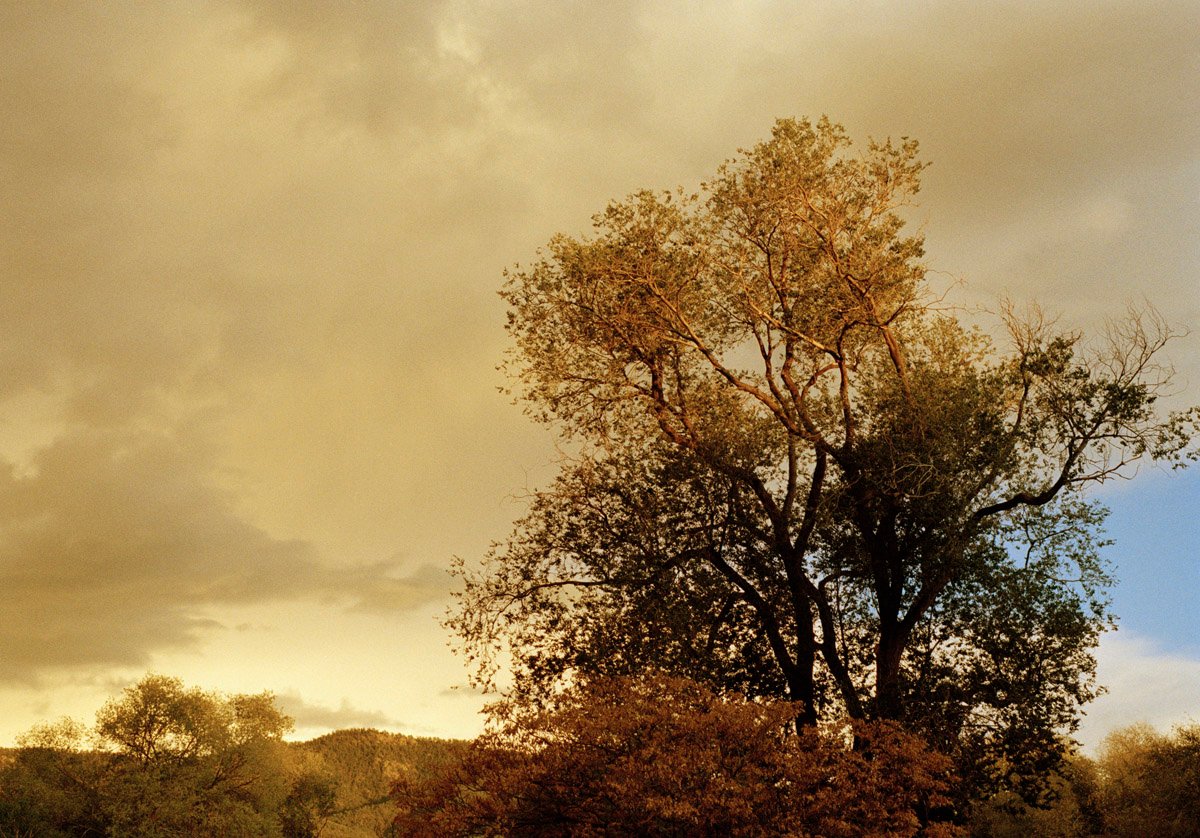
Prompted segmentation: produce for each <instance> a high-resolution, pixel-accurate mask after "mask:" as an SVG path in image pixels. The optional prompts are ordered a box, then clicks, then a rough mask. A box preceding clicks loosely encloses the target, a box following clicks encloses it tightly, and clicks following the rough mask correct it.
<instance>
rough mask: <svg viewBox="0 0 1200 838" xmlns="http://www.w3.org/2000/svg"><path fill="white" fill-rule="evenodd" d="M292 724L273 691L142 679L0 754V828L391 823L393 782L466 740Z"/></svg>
mask: <svg viewBox="0 0 1200 838" xmlns="http://www.w3.org/2000/svg"><path fill="white" fill-rule="evenodd" d="M290 729H291V720H290V719H289V718H287V717H286V716H285V715H284V714H283V713H282V712H281V711H280V710H279V709H278V708H277V707H276V706H275V703H274V700H273V698H272V696H271V695H270V694H267V693H263V694H260V695H253V696H249V695H233V696H227V695H222V694H219V693H213V692H207V691H204V690H200V689H195V688H187V687H185V686H184V685H183V684H182V683H181V682H180V681H179V680H177V679H174V678H166V677H162V676H157V675H152V676H148V677H146V678H144V679H143V680H142V681H140V682H139V683H138V684H136V685H134V686H132V687H130V688H128V689H126V690H125V691H124V693H123V694H122V695H121V696H119V697H117V698H115V699H113V700H112V701H110V702H109V703H108V704H106V705H105V706H104V707H103V708H102V709H101V710H100V712H99V713H98V714H97V718H96V724H95V726H94V727H87V726H85V725H82V724H80V723H78V722H76V721H73V720H69V719H64V720H62V721H59V722H55V723H52V724H46V725H41V726H39V727H36V728H34V729H33V730H31V731H29V732H28V733H27V734H25V735H24V737H22V739H21V740H20V742H19V747H18V748H15V749H10V750H6V751H3V752H0V836H3V838H17V836H20V838H27V836H28V837H29V838H34V837H35V836H36V838H54V836H110V835H111V836H139V837H141V836H145V837H146V838H150V836H216V835H225V836H288V837H289V838H293V837H294V838H301V837H302V836H318V835H319V836H322V838H350V837H351V836H376V835H387V834H394V833H392V832H391V830H392V826H391V823H392V821H393V819H394V818H395V811H396V810H395V805H394V803H393V802H392V799H391V796H390V793H391V788H392V785H393V784H394V783H395V782H396V781H397V780H398V779H399V778H401V777H411V778H413V779H414V780H416V779H417V778H421V777H424V776H427V775H433V774H436V773H437V772H438V771H440V770H441V768H442V766H443V765H444V764H445V763H447V762H450V761H452V760H454V759H455V758H456V755H457V754H458V753H459V752H461V751H462V750H463V749H464V748H465V743H461V742H453V741H445V740H439V739H421V738H414V737H410V736H404V735H400V734H391V733H383V732H380V731H375V730H341V731H337V732H335V733H331V734H328V735H326V736H322V737H320V738H318V739H314V740H312V741H309V742H285V741H283V736H284V734H286V733H287V732H288V731H289V730H290Z"/></svg>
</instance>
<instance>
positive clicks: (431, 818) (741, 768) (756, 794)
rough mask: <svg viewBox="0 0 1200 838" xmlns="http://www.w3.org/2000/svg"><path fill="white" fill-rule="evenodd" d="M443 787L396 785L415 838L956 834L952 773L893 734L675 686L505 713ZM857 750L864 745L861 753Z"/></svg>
mask: <svg viewBox="0 0 1200 838" xmlns="http://www.w3.org/2000/svg"><path fill="white" fill-rule="evenodd" d="M492 713H493V727H492V729H491V730H490V732H488V733H486V734H484V735H483V736H481V737H480V738H479V739H478V740H476V742H474V743H473V744H472V746H471V749H470V750H469V751H468V752H467V753H466V755H465V757H464V759H463V760H462V762H461V763H459V764H458V765H456V766H454V767H453V768H452V769H451V770H449V771H448V772H446V773H445V774H444V775H442V776H440V777H436V778H433V779H430V780H425V781H419V780H414V779H409V780H406V781H404V782H402V783H400V784H398V786H397V789H396V796H397V801H398V804H399V806H400V815H399V817H398V819H397V822H396V825H397V830H398V832H399V833H400V834H403V835H412V836H466V835H497V836H498V835H528V836H566V835H571V836H599V835H628V836H634V835H637V836H685V835H686V836H705V835H711V836H737V835H743V836H756V835H780V836H808V835H821V836H826V838H843V837H844V838H864V837H865V836H880V838H882V836H896V838H900V836H911V835H917V834H923V835H929V836H934V835H938V836H951V835H954V834H956V831H955V830H954V829H953V828H951V827H950V826H949V825H946V824H938V823H931V822H930V820H929V815H930V812H931V810H932V809H933V808H935V807H937V806H938V805H940V804H941V803H943V802H945V801H946V797H945V795H946V792H947V790H948V788H949V784H950V783H951V780H952V778H951V776H950V771H949V767H950V763H949V760H947V759H946V758H945V757H941V756H938V755H936V754H933V753H932V752H930V751H929V750H928V749H926V748H925V747H924V746H923V745H922V744H921V743H920V741H919V740H917V739H915V738H914V737H912V736H910V735H908V734H905V733H903V732H902V731H901V730H900V729H899V728H898V727H897V726H895V725H892V724H888V723H875V724H858V725H855V726H854V727H853V728H852V730H853V735H851V730H850V729H836V730H830V731H827V732H824V733H817V732H816V731H815V730H812V729H805V730H804V731H802V732H801V733H799V734H797V733H796V732H795V731H794V729H793V728H792V725H791V722H792V720H793V719H794V717H795V714H796V708H795V707H792V706H790V705H789V704H787V703H786V702H780V701H760V702H755V701H748V700H746V699H744V698H740V697H733V696H728V697H720V696H718V695H716V694H715V693H713V692H712V691H711V690H709V689H707V688H705V687H703V686H702V685H700V684H697V683H695V682H692V681H687V680H683V679H678V678H668V677H643V678H638V679H632V678H615V679H602V680H597V681H594V682H592V683H590V684H589V685H588V686H587V687H581V688H578V689H574V690H571V691H568V692H567V693H565V694H563V695H560V696H559V697H558V698H557V699H556V701H555V702H554V705H553V707H552V708H551V709H546V710H539V709H536V708H531V707H528V706H523V705H519V704H514V703H512V702H506V703H503V704H501V705H498V706H497V707H494V708H493V711H492ZM854 739H857V743H856V744H857V747H851V742H852V740H854Z"/></svg>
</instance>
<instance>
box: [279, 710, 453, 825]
mask: <svg viewBox="0 0 1200 838" xmlns="http://www.w3.org/2000/svg"><path fill="white" fill-rule="evenodd" d="M465 747H466V743H464V742H457V741H452V740H444V739H425V738H417V737H412V736H405V735H403V734H399V733H383V732H381V731H377V730H338V731H334V732H333V733H329V734H326V735H325V736H321V737H318V738H317V739H313V740H311V741H309V742H301V743H295V744H292V745H291V746H290V747H289V752H290V753H289V773H290V774H292V775H294V776H297V777H298V779H297V780H296V785H294V786H293V791H292V796H291V799H290V800H289V801H288V802H287V803H286V804H285V815H287V817H288V818H290V819H291V820H290V821H289V822H290V823H293V824H295V826H294V827H293V828H294V829H296V830H297V831H296V832H294V833H288V832H286V831H285V835H288V834H295V835H297V836H301V835H305V834H306V833H305V832H304V831H303V829H304V827H303V824H305V823H310V824H315V825H316V826H317V827H319V834H320V836H321V838H357V836H375V835H384V834H389V833H390V828H391V822H392V819H393V818H394V817H395V807H394V804H393V801H392V799H391V788H392V785H393V784H394V783H396V782H397V780H399V779H401V778H418V779H419V778H425V777H428V776H432V775H434V774H437V773H439V772H441V771H442V770H443V769H444V767H445V766H446V765H448V764H451V763H452V762H454V761H455V760H457V759H458V757H459V755H460V754H461V752H462V751H463V749H464V748H465ZM330 792H332V799H330V798H329V797H328V795H329V793H330Z"/></svg>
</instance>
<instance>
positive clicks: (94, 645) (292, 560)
mask: <svg viewBox="0 0 1200 838" xmlns="http://www.w3.org/2000/svg"><path fill="white" fill-rule="evenodd" d="M204 454H205V452H204V446H203V444H201V443H198V442H196V441H194V440H186V439H180V438H172V437H168V436H163V435H154V434H138V435H133V434H120V435H118V434H99V433H89V434H76V435H72V436H67V437H64V438H61V439H59V440H58V441H57V442H55V443H54V444H53V445H51V446H49V447H47V448H45V449H43V450H41V451H40V452H39V453H38V455H37V456H36V457H35V458H34V460H33V461H32V463H31V465H30V467H29V469H28V471H27V472H25V473H23V474H18V473H15V472H13V471H12V470H11V469H10V470H9V472H8V474H6V475H4V477H3V478H2V479H0V588H2V589H3V590H4V591H5V601H6V606H5V608H4V610H3V612H0V646H3V648H4V650H5V654H4V656H3V658H2V659H0V661H2V662H0V680H21V679H29V678H31V677H33V676H36V675H37V674H39V673H40V672H43V671H45V670H48V669H61V668H64V667H72V666H84V665H94V664H109V665H120V664H125V665H138V664H144V663H146V661H147V660H148V659H149V656H150V654H151V653H152V652H157V651H162V650H164V649H170V648H173V647H176V648H177V647H181V646H189V645H193V644H195V643H196V642H198V639H199V636H200V633H201V630H204V629H212V628H219V627H220V626H219V624H217V623H215V622H213V621H212V620H211V619H208V618H205V617H203V616H201V615H202V612H203V610H204V608H205V607H207V606H211V605H221V604H235V605H246V604H252V603H267V602H273V601H279V600H294V599H301V598H307V599H312V600H314V601H316V600H326V601H332V602H334V603H340V605H341V607H349V608H351V609H358V610H367V611H380V610H386V611H387V612H390V613H393V614H394V613H397V612H403V611H406V610H409V609H412V608H415V607H419V606H421V605H423V604H425V603H427V602H429V601H437V600H439V599H441V598H443V597H444V596H445V591H446V589H447V584H448V583H447V580H446V575H445V574H444V573H439V572H437V571H435V570H434V569H433V568H431V567H429V566H422V567H420V568H418V569H417V571H416V572H414V573H412V574H409V575H404V576H402V575H397V574H396V568H395V566H394V565H390V564H382V563H381V564H375V565H371V566H366V567H331V566H328V565H327V564H324V563H322V562H320V561H319V560H318V556H317V555H316V552H315V550H314V549H313V548H312V546H311V545H309V544H307V543H304V542H302V541H299V540H294V539H292V540H287V539H277V538H273V537H271V536H269V535H268V534H267V533H265V532H264V531H263V530H261V529H260V528H258V527H256V526H254V525H252V524H250V523H248V522H247V521H245V520H244V519H242V518H241V517H239V516H238V515H237V514H236V512H235V511H234V509H233V505H232V502H231V498H229V497H228V496H227V495H225V494H224V493H222V492H221V491H220V490H219V489H217V488H216V487H215V486H213V485H212V484H211V483H210V482H208V481H207V480H206V479H204V477H203V476H202V474H203V472H202V471H200V470H198V468H197V466H198V465H200V466H203V465H204V463H205V459H204Z"/></svg>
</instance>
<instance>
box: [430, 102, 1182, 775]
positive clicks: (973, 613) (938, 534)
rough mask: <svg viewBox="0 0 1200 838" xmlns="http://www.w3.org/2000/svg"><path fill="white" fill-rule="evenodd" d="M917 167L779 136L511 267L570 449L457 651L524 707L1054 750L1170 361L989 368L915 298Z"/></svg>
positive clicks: (1092, 637)
mask: <svg viewBox="0 0 1200 838" xmlns="http://www.w3.org/2000/svg"><path fill="white" fill-rule="evenodd" d="M923 167H924V164H923V163H922V162H920V161H919V159H918V156H917V146H916V143H915V142H913V141H910V140H904V141H903V142H901V143H899V144H895V143H892V142H890V141H889V142H885V143H874V142H872V143H871V144H869V145H868V147H867V148H866V150H865V152H863V153H861V154H859V155H854V154H852V153H851V150H850V143H849V141H848V140H847V138H846V136H845V134H844V132H843V131H842V129H841V128H840V127H838V126H836V125H833V124H830V123H829V122H828V121H827V120H822V121H820V122H819V123H817V124H815V125H813V124H810V123H808V122H805V121H794V120H782V121H780V122H778V123H777V124H776V125H775V127H774V130H773V132H772V136H771V138H770V139H769V140H767V141H765V142H763V143H760V144H759V145H756V146H755V147H754V148H752V149H749V150H745V151H742V152H740V153H739V155H738V156H737V157H736V158H734V159H733V160H731V161H729V162H727V163H726V164H725V165H723V166H722V167H721V168H720V169H719V170H718V172H717V174H716V176H715V177H714V178H713V179H712V180H711V181H710V182H708V183H706V184H704V185H703V187H702V189H701V190H700V193H699V194H696V195H689V194H684V193H676V194H656V193H651V192H640V193H637V194H635V195H633V196H632V197H630V198H629V199H627V200H625V201H622V202H617V203H614V204H612V205H610V206H609V207H608V208H607V209H606V210H605V211H604V212H603V213H601V214H599V215H597V216H596V218H595V232H594V234H593V235H592V236H591V237H588V238H571V237H568V236H561V235H560V236H556V237H555V238H553V239H552V240H551V242H550V243H549V245H548V247H547V248H546V249H545V251H544V252H543V253H542V254H541V257H540V259H539V260H538V261H537V262H535V263H534V264H533V265H531V266H528V267H523V268H516V269H514V270H513V271H511V272H510V274H509V276H508V281H507V284H506V286H505V288H504V291H503V296H504V298H505V299H506V300H507V302H508V303H509V306H510V312H509V331H510V333H511V335H512V336H513V338H514V340H515V349H514V351H513V353H512V356H511V358H510V361H511V367H512V369H513V371H514V373H515V376H516V377H517V378H518V380H519V386H520V388H521V392H522V395H523V398H524V399H525V400H526V403H527V405H528V406H529V408H530V410H531V412H532V414H533V415H534V416H535V417H536V418H538V419H540V420H541V421H544V422H547V423H549V424H551V425H553V426H554V427H556V428H557V429H558V430H559V431H560V432H561V433H562V434H563V435H564V436H565V437H566V438H567V439H568V440H569V445H568V449H569V450H570V451H571V452H572V453H571V455H570V456H569V457H567V459H566V461H565V462H564V464H563V468H562V473H561V475H560V477H559V479H558V480H557V482H556V483H555V484H554V485H553V486H551V487H550V488H548V489H546V490H544V491H541V492H539V493H537V494H536V495H535V496H534V498H533V501H532V504H531V509H530V512H529V514H528V515H527V516H526V517H525V518H524V519H523V520H521V521H520V522H519V523H518V525H517V527H516V530H515V531H514V534H513V535H512V537H511V538H510V539H509V540H508V541H507V542H506V543H504V544H501V545H498V546H497V548H496V549H495V550H494V551H493V553H492V554H491V556H490V557H489V560H488V562H487V563H486V564H485V567H484V569H483V570H482V571H481V572H472V571H466V570H464V572H463V575H464V577H465V587H464V589H463V591H462V595H461V600H460V603H459V607H458V609H457V610H456V611H455V612H454V613H453V614H452V616H451V624H452V625H453V626H454V627H455V628H456V629H457V630H458V632H459V633H460V635H461V636H462V637H463V638H464V640H465V641H466V645H467V648H468V650H469V653H470V654H471V655H473V656H477V658H478V660H479V662H480V664H481V668H480V672H481V674H483V675H484V676H485V677H486V674H487V673H488V672H489V671H490V668H491V667H492V666H494V665H495V664H496V663H497V662H498V661H499V657H498V655H497V653H498V652H500V651H501V650H502V649H503V648H505V647H507V648H508V649H509V650H510V651H511V653H512V661H511V670H512V672H513V673H514V675H515V679H516V681H515V685H516V687H515V688H516V691H517V692H518V693H523V694H525V695H530V696H535V695H537V694H539V693H545V692H547V691H552V690H553V689H555V688H556V687H557V686H560V685H562V684H563V683H566V682H568V681H570V680H571V679H575V678H580V677H583V678H587V677H589V676H592V675H596V674H619V673H621V672H628V671H634V670H637V669H638V668H641V667H644V666H647V665H653V666H655V667H658V668H664V669H667V670H669V671H675V672H679V673H680V674H686V675H689V676H692V677H698V678H701V679H704V680H707V681H709V682H712V683H716V684H718V685H720V686H722V687H725V688H731V689H739V690H742V691H744V692H747V693H749V694H760V695H776V696H780V697H786V698H788V699H790V700H793V701H797V702H799V703H800V705H801V706H802V707H803V708H804V709H803V714H802V717H801V719H800V722H801V723H815V722H817V721H818V720H819V719H820V718H821V717H822V715H823V714H830V713H834V714H841V713H845V714H848V715H849V716H851V717H853V718H883V719H896V720H901V721H903V722H905V723H907V724H910V725H913V726H915V727H917V728H920V729H922V730H923V731H925V733H926V734H927V735H929V736H931V737H933V738H934V739H935V741H938V742H939V744H942V745H945V746H947V747H955V748H970V747H977V748H984V747H986V748H990V749H992V750H993V751H994V752H996V754H995V755H1003V756H1006V757H1009V759H1008V760H1007V761H1005V760H992V764H997V765H999V764H1011V763H1012V758H1013V757H1014V756H1015V755H1016V754H1018V753H1021V754H1025V755H1028V754H1031V753H1039V754H1053V752H1054V751H1055V745H1054V743H1055V741H1056V735H1057V733H1059V732H1061V731H1063V730H1064V729H1066V730H1069V729H1070V728H1071V725H1072V724H1073V721H1074V719H1075V717H1076V715H1077V710H1078V707H1079V705H1080V704H1081V703H1083V702H1085V701H1087V700H1088V699H1089V698H1091V697H1092V696H1093V695H1094V694H1095V686H1094V681H1093V675H1094V660H1093V658H1092V655H1091V649H1092V648H1093V647H1094V645H1095V643H1096V640H1097V637H1098V635H1099V633H1100V632H1101V631H1102V630H1103V628H1104V627H1105V625H1106V623H1107V621H1108V613H1107V597H1106V594H1105V589H1106V586H1107V584H1108V582H1109V579H1108V576H1107V573H1106V571H1105V568H1104V566H1103V563H1102V562H1101V560H1100V558H1099V556H1098V553H1097V547H1098V538H1099V535H1098V533H1099V526H1100V524H1101V522H1102V520H1103V510H1102V509H1101V508H1099V507H1098V506H1097V505H1096V504H1094V503H1092V502H1090V501H1089V500H1088V498H1087V497H1086V495H1085V490H1086V488H1087V487H1088V486H1091V485H1095V484H1098V483H1101V482H1103V481H1105V480H1106V479H1109V478H1110V477H1113V476H1115V475H1118V474H1120V473H1122V470H1123V469H1124V468H1125V466H1126V465H1127V464H1129V463H1131V462H1132V461H1134V460H1136V459H1138V458H1141V457H1147V456H1148V457H1152V458H1158V459H1172V458H1175V457H1178V456H1179V454H1180V452H1181V451H1182V449H1183V448H1184V446H1185V445H1186V444H1187V438H1188V434H1187V431H1188V426H1187V421H1186V420H1187V417H1186V416H1180V415H1175V416H1169V417H1161V416H1159V415H1158V414H1157V413H1156V412H1155V410H1154V402H1155V398H1156V395H1157V394H1158V392H1159V391H1160V389H1161V388H1162V386H1163V385H1164V384H1165V383H1166V380H1167V378H1168V377H1169V376H1168V371H1167V370H1165V369H1164V368H1163V367H1162V366H1161V365H1160V364H1159V363H1158V362H1157V358H1158V355H1159V352H1160V350H1161V349H1162V347H1163V345H1164V343H1165V342H1166V341H1167V340H1168V339H1169V337H1170V334H1169V330H1168V329H1167V328H1166V326H1165V325H1164V324H1163V323H1162V322H1161V321H1160V320H1159V319H1158V318H1157V316H1155V315H1154V314H1153V313H1152V312H1142V313H1141V314H1135V315H1132V316H1130V317H1128V318H1127V319H1125V320H1123V321H1121V322H1119V323H1115V324H1114V325H1112V326H1111V327H1110V328H1109V330H1108V332H1107V334H1105V335H1103V336H1101V339H1100V340H1099V341H1096V342H1092V343H1088V342H1086V341H1084V340H1083V339H1082V337H1081V336H1080V335H1079V334H1076V333H1073V332H1068V331H1064V330H1061V329H1058V328H1057V327H1056V326H1055V324H1054V323H1053V322H1052V321H1049V320H1047V319H1045V318H1043V317H1041V316H1040V315H1039V314H1037V312H1036V311H1034V312H1031V313H1029V314H1024V315H1021V314H1018V313H1016V312H1015V311H1014V310H1013V309H1012V308H1011V307H1007V308H1006V309H1005V310H1004V311H1003V312H1002V314H1001V321H1002V322H1003V324H1004V325H1005V326H1006V327H1007V333H1008V336H1009V338H1010V340H1009V341H1008V343H1009V345H1008V346H1003V345H997V343H996V342H994V341H993V340H991V339H989V338H988V337H987V336H986V335H984V334H982V333H980V332H977V331H974V330H972V329H969V328H967V327H965V326H964V325H963V324H962V323H961V322H960V321H959V320H958V319H956V317H955V316H954V314H953V310H952V309H951V308H949V307H948V306H944V305H942V304H941V303H940V301H939V300H937V299H936V298H935V297H934V296H933V294H932V293H931V291H930V290H929V288H928V287H927V283H926V279H925V267H924V265H923V263H922V261H921V258H922V253H923V242H922V238H921V236H919V235H905V234H904V232H903V227H904V222H903V219H902V217H901V213H902V211H903V207H905V206H906V205H907V204H908V203H909V202H910V200H911V198H912V196H913V195H914V194H915V193H916V192H917V189H918V185H919V176H920V172H921V170H922V168H923Z"/></svg>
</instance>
